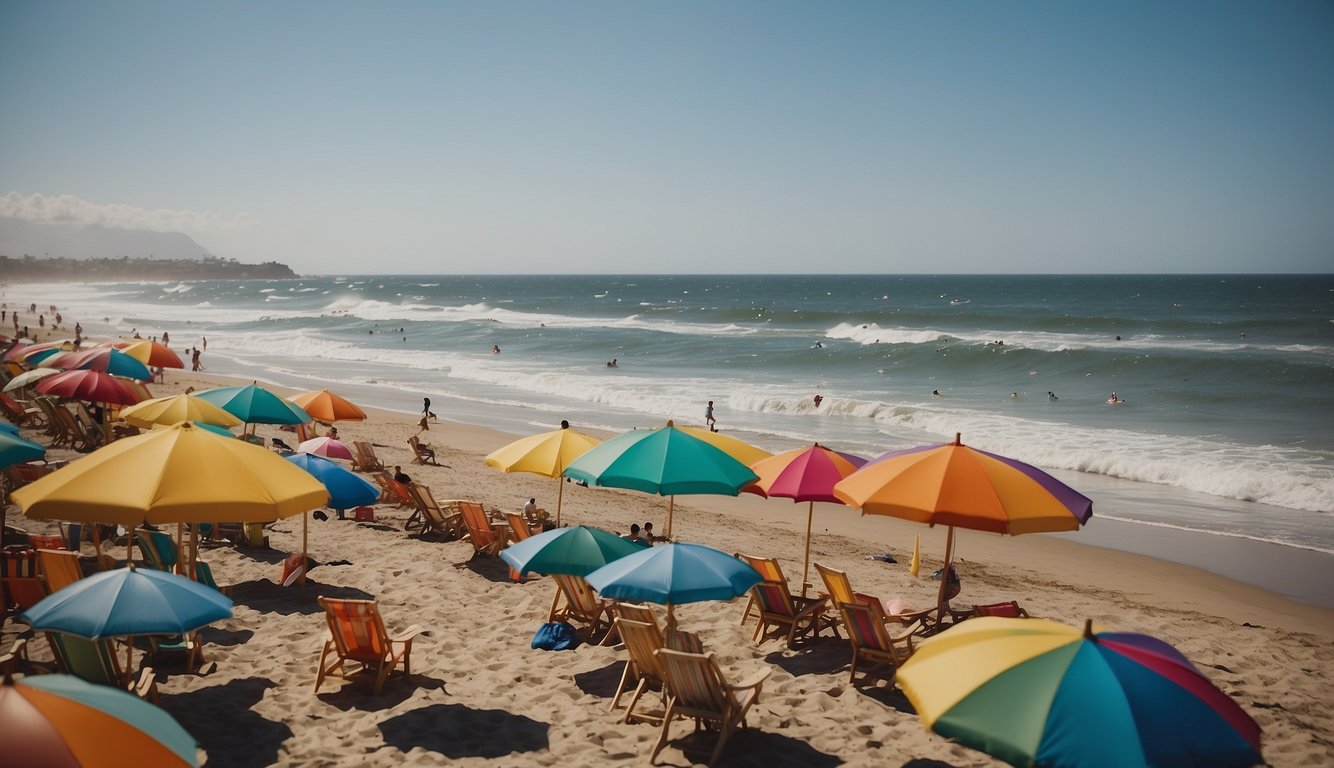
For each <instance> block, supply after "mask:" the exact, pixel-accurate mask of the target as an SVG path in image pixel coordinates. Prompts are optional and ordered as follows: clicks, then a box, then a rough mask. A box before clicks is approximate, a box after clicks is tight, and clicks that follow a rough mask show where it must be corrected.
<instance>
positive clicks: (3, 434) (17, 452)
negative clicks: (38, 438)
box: [0, 430, 46, 467]
mask: <svg viewBox="0 0 1334 768" xmlns="http://www.w3.org/2000/svg"><path fill="white" fill-rule="evenodd" d="M45 455H46V447H45V446H42V445H39V444H38V443H34V442H32V441H31V440H25V439H23V438H21V437H19V436H18V432H17V431H15V432H14V433H13V434H11V433H10V432H8V431H7V430H0V467H12V466H14V465H15V464H22V463H23V462H25V461H32V460H33V459H40V458H42V457H43V456H45Z"/></svg>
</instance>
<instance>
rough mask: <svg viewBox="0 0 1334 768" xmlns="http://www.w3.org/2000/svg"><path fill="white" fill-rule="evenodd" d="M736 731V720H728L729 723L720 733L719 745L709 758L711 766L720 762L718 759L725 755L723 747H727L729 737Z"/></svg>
mask: <svg viewBox="0 0 1334 768" xmlns="http://www.w3.org/2000/svg"><path fill="white" fill-rule="evenodd" d="M735 729H736V720H735V719H734V718H731V717H729V718H727V722H726V723H724V724H723V727H722V730H721V731H720V732H719V733H718V743H717V744H715V745H714V747H713V754H712V755H710V756H709V763H708V764H709V765H713V764H714V763H716V762H718V758H719V757H720V756H722V754H723V747H724V746H726V745H727V737H728V736H731V735H732V731H733V730H735Z"/></svg>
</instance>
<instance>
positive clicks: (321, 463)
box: [283, 453, 380, 521]
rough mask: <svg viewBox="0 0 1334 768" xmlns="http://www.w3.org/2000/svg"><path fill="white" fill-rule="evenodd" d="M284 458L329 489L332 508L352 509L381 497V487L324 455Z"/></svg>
mask: <svg viewBox="0 0 1334 768" xmlns="http://www.w3.org/2000/svg"><path fill="white" fill-rule="evenodd" d="M283 458H284V459H286V460H288V461H290V462H292V463H293V464H295V465H297V466H298V467H301V468H302V469H304V470H305V471H307V472H309V473H310V474H311V475H312V476H313V477H314V478H315V479H316V480H318V481H320V483H322V484H323V485H324V487H325V489H326V490H328V491H329V501H328V505H329V507H330V508H331V509H352V508H353V507H360V506H362V505H363V504H374V503H375V500H376V499H378V498H380V489H379V488H377V487H375V486H374V485H373V484H371V483H368V482H366V480H365V479H363V478H362V477H361V476H360V475H357V474H356V473H354V472H350V471H348V470H346V469H344V468H343V467H341V466H339V465H338V464H336V463H335V462H332V461H330V460H328V459H326V458H324V457H323V456H317V455H314V454H310V453H294V454H292V455H291V456H284V457H283ZM302 519H303V521H304V518H302Z"/></svg>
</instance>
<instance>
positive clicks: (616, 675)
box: [574, 659, 625, 699]
mask: <svg viewBox="0 0 1334 768" xmlns="http://www.w3.org/2000/svg"><path fill="white" fill-rule="evenodd" d="M624 669H625V660H624V659H617V660H616V661H613V662H612V663H610V664H608V665H607V666H605V667H601V668H598V669H591V670H589V671H587V672H578V673H576V674H575V676H574V684H575V685H577V686H579V690H581V691H583V692H584V693H586V694H588V695H589V696H596V697H598V698H599V699H610V698H611V697H613V696H615V695H616V689H617V687H618V686H619V685H620V681H621V673H622V671H623V670H624Z"/></svg>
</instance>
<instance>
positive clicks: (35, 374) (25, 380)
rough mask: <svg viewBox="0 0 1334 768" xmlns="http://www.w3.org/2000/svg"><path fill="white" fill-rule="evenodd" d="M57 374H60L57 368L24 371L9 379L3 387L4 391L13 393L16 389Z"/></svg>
mask: <svg viewBox="0 0 1334 768" xmlns="http://www.w3.org/2000/svg"><path fill="white" fill-rule="evenodd" d="M57 373H60V369H59V368H33V369H32V370H30V371H24V372H23V373H20V374H19V375H17V376H15V377H14V378H12V379H10V380H9V383H8V384H6V385H5V389H4V391H5V392H13V391H14V390H16V389H22V388H23V387H27V386H30V385H32V384H36V383H37V382H39V381H41V380H42V379H45V378H46V377H47V376H54V375H56V374H57Z"/></svg>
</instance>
